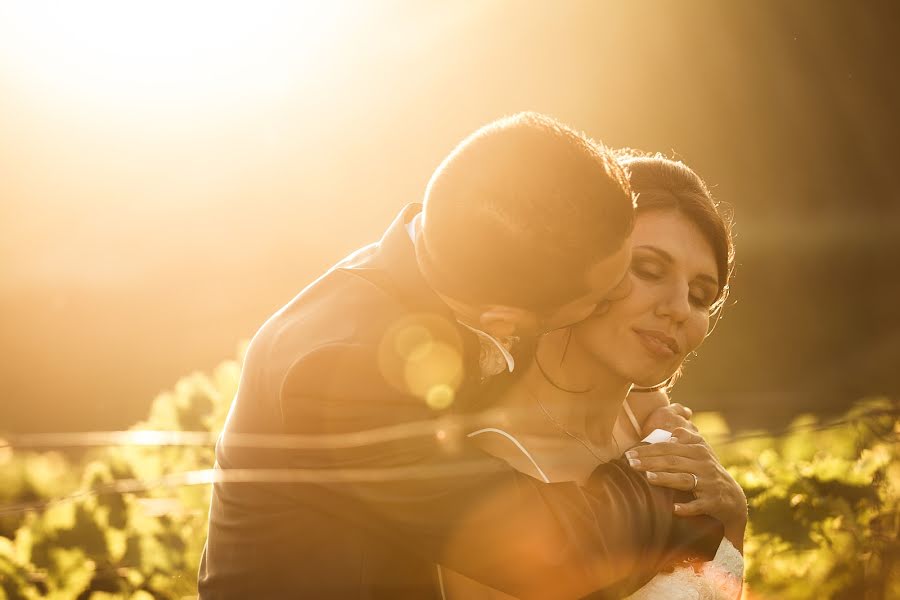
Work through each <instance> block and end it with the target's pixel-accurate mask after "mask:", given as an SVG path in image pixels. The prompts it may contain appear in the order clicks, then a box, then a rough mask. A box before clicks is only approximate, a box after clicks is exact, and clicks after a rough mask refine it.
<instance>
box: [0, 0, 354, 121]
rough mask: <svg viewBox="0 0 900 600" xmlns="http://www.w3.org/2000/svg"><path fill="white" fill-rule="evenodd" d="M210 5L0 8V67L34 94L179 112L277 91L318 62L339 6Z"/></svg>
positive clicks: (26, 4)
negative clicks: (186, 106) (199, 104)
mask: <svg viewBox="0 0 900 600" xmlns="http://www.w3.org/2000/svg"><path fill="white" fill-rule="evenodd" d="M336 6H343V8H346V5H340V4H339V5H335V4H332V3H325V2H322V3H319V2H315V3H314V2H305V1H299V2H264V1H263V2H215V1H209V0H183V1H171V0H153V1H146V0H143V1H122V0H118V1H111V0H105V1H96V0H95V1H86V2H48V1H46V0H45V1H33V0H12V1H8V2H0V53H2V54H0V68H2V69H3V70H4V71H7V72H8V73H10V74H11V75H12V77H13V83H14V84H18V85H25V86H29V87H33V88H36V91H37V92H38V93H39V94H42V95H44V96H46V95H47V93H48V91H49V92H51V93H52V94H53V95H54V96H60V95H61V96H62V97H63V98H65V99H67V100H71V101H87V102H89V103H91V104H95V105H98V106H100V107H103V108H105V109H109V108H111V107H115V106H117V105H122V104H125V105H133V104H135V103H137V104H149V105H165V104H175V105H181V104H184V103H191V102H204V101H207V100H210V99H213V98H215V99H222V97H223V96H227V100H238V101H241V100H244V99H247V98H248V97H253V96H259V95H272V94H279V93H281V92H283V91H285V89H286V87H287V86H289V85H294V84H296V83H297V82H298V80H299V81H300V82H302V78H303V77H304V75H308V74H309V71H310V70H311V69H312V68H313V67H314V66H315V64H316V61H317V60H318V59H320V58H321V55H322V52H323V50H324V49H323V45H324V44H325V43H326V42H327V41H328V40H329V39H330V38H331V37H333V35H332V34H334V33H335V30H336V23H337V21H338V17H339V16H340V12H341V10H342V8H337V7H336Z"/></svg>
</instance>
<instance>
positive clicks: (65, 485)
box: [0, 361, 900, 600]
mask: <svg viewBox="0 0 900 600" xmlns="http://www.w3.org/2000/svg"><path fill="white" fill-rule="evenodd" d="M239 375H240V365H239V362H238V361H228V362H225V363H223V364H222V365H220V366H219V367H218V368H217V369H216V370H215V371H214V372H213V373H212V374H209V375H204V374H199V373H195V374H192V375H190V376H188V377H185V378H183V379H181V380H180V381H178V382H177V383H176V385H175V387H174V389H173V390H172V391H170V392H166V393H164V394H161V395H160V396H159V397H157V398H156V399H155V401H154V402H153V406H152V409H151V411H150V414H149V416H148V418H147V419H146V420H145V421H143V422H141V423H138V424H137V425H136V426H135V427H134V429H135V430H162V431H208V432H216V431H219V430H220V429H221V427H222V425H223V423H224V419H225V416H226V414H227V411H228V407H229V404H230V402H231V399H232V397H233V396H234V393H235V391H236V389H237V384H238V378H239ZM897 408H898V407H897V403H896V402H890V401H888V400H884V399H874V400H867V401H864V402H860V403H859V404H858V405H857V406H855V407H854V408H853V409H852V410H851V411H850V412H849V413H848V414H847V415H846V416H845V418H844V419H842V422H841V423H838V424H833V425H832V426H829V427H828V428H822V427H821V426H822V425H823V424H821V423H819V422H818V421H817V420H816V419H815V418H813V417H809V416H804V417H801V418H799V419H797V421H796V422H795V423H794V424H793V427H792V429H791V430H790V431H789V432H788V433H786V434H784V435H779V436H768V435H766V434H765V432H759V433H758V434H757V435H752V434H751V435H748V432H743V433H742V434H741V435H740V436H737V437H736V438H731V436H730V432H729V431H728V426H727V424H726V423H725V421H724V420H723V419H722V418H721V417H720V416H718V415H716V414H712V413H707V414H700V415H697V416H696V418H695V420H696V421H697V423H698V425H699V426H700V428H701V431H703V432H704V433H705V434H706V435H707V437H708V438H709V439H710V440H712V442H713V446H714V447H715V448H716V450H717V452H718V454H719V456H720V458H721V459H722V462H723V464H725V465H726V466H727V467H728V468H729V470H730V471H731V472H732V474H733V475H734V476H735V478H736V479H737V480H738V482H739V483H740V484H741V485H742V486H743V488H744V490H745V491H746V494H747V498H748V502H749V508H750V528H749V530H748V536H747V542H746V547H745V551H746V564H747V587H748V590H747V593H746V594H745V597H746V598H752V599H758V598H765V599H768V598H778V599H782V598H785V599H791V598H797V599H801V598H832V599H835V600H843V599H851V598H852V599H876V598H877V599H881V598H894V597H900V552H898V527H900V516H898V515H900V511H898V499H900V464H898V461H897V454H898V452H897V444H896V438H897V435H898V433H900V421H898V420H897V417H896V411H897ZM873 411H882V412H891V411H893V414H889V415H885V416H872V413H873ZM824 425H828V424H824ZM137 439H142V438H140V436H139V437H138V438H137ZM716 440H718V442H717V441H716ZM149 441H152V439H151V440H149ZM214 459H215V457H214V453H213V450H212V448H211V447H208V446H201V447H196V446H190V447H179V446H162V447H157V446H125V447H116V448H111V449H107V450H102V451H96V452H92V453H90V454H88V455H87V456H86V457H84V459H83V461H81V462H79V463H78V464H77V465H76V464H72V463H71V462H70V461H67V460H66V458H65V457H64V456H63V455H61V454H59V453H55V452H46V453H17V454H13V453H11V452H10V451H9V450H8V449H7V450H5V451H4V450H3V449H2V448H0V509H2V507H5V506H11V505H15V504H18V503H38V504H39V505H38V506H35V507H34V508H33V509H31V510H20V511H11V512H3V511H2V510H0V600H5V599H25V600H31V599H35V598H58V599H68V598H76V599H78V600H110V599H112V598H129V599H131V600H152V599H168V598H182V597H185V596H191V595H195V594H196V572H197V565H198V563H199V560H200V553H201V551H202V548H203V543H204V541H205V539H206V515H207V510H208V506H209V486H188V485H180V486H179V485H175V486H154V485H150V486H149V489H147V490H140V491H135V490H134V489H129V490H127V491H123V490H122V489H119V490H118V491H111V488H114V487H115V486H116V485H121V483H120V482H122V481H124V480H139V481H147V482H151V483H152V482H153V481H154V480H156V479H157V478H160V477H162V476H165V475H171V474H178V473H183V472H188V471H195V470H199V469H207V468H210V467H211V466H212V464H213V462H214ZM79 490H81V491H89V490H93V491H95V492H102V493H88V494H81V495H79V496H77V497H73V498H71V499H68V500H64V501H60V502H53V503H50V504H48V505H40V503H41V502H42V501H46V500H47V499H51V498H60V497H64V496H66V495H69V494H73V493H75V492H77V491H79Z"/></svg>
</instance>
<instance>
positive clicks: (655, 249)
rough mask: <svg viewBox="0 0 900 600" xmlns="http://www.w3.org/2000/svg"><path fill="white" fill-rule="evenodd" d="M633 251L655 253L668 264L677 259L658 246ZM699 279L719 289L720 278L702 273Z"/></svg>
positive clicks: (638, 247)
mask: <svg viewBox="0 0 900 600" xmlns="http://www.w3.org/2000/svg"><path fill="white" fill-rule="evenodd" d="M633 249H634V250H649V251H650V252H653V253H654V254H656V255H657V256H659V257H660V258H662V259H663V260H665V261H666V262H667V263H673V262H675V258H674V257H673V256H672V255H671V254H669V253H668V252H666V251H665V250H663V249H662V248H658V247H656V246H646V245H645V246H635V247H634V248H633ZM697 279H699V280H701V281H705V282H707V283H709V284H710V285H713V286H715V287H719V280H718V278H716V277H713V276H712V275H707V274H706V273H701V274H700V275H697Z"/></svg>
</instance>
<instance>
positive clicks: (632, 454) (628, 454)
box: [625, 450, 637, 458]
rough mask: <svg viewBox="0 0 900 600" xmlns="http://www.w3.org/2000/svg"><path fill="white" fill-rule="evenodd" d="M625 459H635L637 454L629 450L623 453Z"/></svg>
mask: <svg viewBox="0 0 900 600" xmlns="http://www.w3.org/2000/svg"><path fill="white" fill-rule="evenodd" d="M625 457H626V458H637V452H635V451H634V450H629V451H628V452H626V453H625Z"/></svg>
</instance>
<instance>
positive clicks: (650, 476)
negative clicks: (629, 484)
mask: <svg viewBox="0 0 900 600" xmlns="http://www.w3.org/2000/svg"><path fill="white" fill-rule="evenodd" d="M647 479H650V480H653V479H656V473H654V472H653V471H647Z"/></svg>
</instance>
